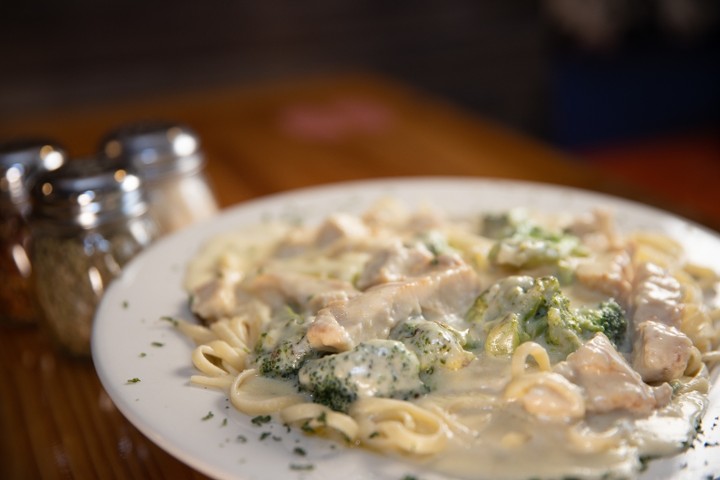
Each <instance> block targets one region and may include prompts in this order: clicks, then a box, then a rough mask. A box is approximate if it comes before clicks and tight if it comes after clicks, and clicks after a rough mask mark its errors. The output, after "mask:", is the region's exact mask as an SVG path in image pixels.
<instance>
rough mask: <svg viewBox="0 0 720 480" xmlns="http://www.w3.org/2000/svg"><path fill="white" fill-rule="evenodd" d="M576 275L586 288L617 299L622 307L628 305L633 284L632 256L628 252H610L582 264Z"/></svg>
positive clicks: (579, 265)
mask: <svg viewBox="0 0 720 480" xmlns="http://www.w3.org/2000/svg"><path fill="white" fill-rule="evenodd" d="M575 274H576V275H577V279H578V281H579V282H580V283H582V284H583V285H585V286H586V287H588V288H590V289H592V290H597V291H600V292H602V293H604V294H606V295H609V296H611V297H613V298H615V299H616V300H617V301H618V303H620V304H621V305H627V302H628V301H629V297H630V291H631V284H630V280H629V278H630V255H629V254H628V253H627V252H626V251H623V250H619V251H617V250H616V251H609V252H606V253H603V254H600V255H598V256H597V257H596V258H593V259H591V260H589V261H585V262H581V263H580V264H578V266H577V269H576V270H575Z"/></svg>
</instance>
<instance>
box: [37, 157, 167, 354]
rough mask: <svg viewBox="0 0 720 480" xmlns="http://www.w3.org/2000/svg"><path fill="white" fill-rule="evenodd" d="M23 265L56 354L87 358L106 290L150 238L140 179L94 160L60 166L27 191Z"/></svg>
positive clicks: (151, 226)
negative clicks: (27, 244)
mask: <svg viewBox="0 0 720 480" xmlns="http://www.w3.org/2000/svg"><path fill="white" fill-rule="evenodd" d="M32 204H33V211H32V215H31V224H30V225H31V231H32V236H33V238H32V242H31V261H32V267H33V285H34V287H35V293H36V297H37V300H38V304H39V306H40V309H41V317H40V318H41V320H42V323H43V324H44V326H45V327H46V330H47V331H48V332H49V333H50V336H51V338H52V339H53V340H54V341H55V343H56V344H57V345H58V346H59V347H60V349H61V350H63V351H65V352H67V353H69V354H71V355H74V356H79V357H84V356H89V354H90V338H91V333H92V323H93V317H94V315H95V310H96V308H97V305H98V303H99V301H100V299H101V297H102V295H103V293H104V290H105V288H106V287H107V285H108V284H109V283H110V282H111V281H112V280H113V279H114V278H115V277H117V276H118V275H119V274H120V273H121V271H122V268H123V266H124V265H125V264H126V263H127V262H128V261H129V260H130V259H132V258H133V257H134V256H135V255H136V254H137V253H139V252H140V251H141V250H142V249H144V248H145V247H147V246H148V245H149V244H150V243H151V242H152V241H153V240H154V239H155V238H156V237H157V236H158V231H157V226H156V225H155V223H154V222H153V221H152V219H151V218H150V217H149V215H148V210H147V203H146V202H145V198H144V193H143V191H142V189H141V182H140V179H139V178H138V177H137V176H135V175H132V174H129V173H127V172H126V171H125V170H123V169H118V168H115V167H112V166H110V165H109V164H108V163H107V162H106V161H100V160H97V159H78V160H71V161H68V162H67V163H66V164H65V165H64V166H63V167H62V168H60V169H59V170H57V171H56V172H53V175H49V174H47V175H43V176H41V177H39V178H38V180H37V182H36V183H35V185H34V187H33V189H32Z"/></svg>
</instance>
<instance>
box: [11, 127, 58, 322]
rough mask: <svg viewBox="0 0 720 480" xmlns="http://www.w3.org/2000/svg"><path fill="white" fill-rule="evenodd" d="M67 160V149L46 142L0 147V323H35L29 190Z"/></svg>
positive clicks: (19, 142)
mask: <svg viewBox="0 0 720 480" xmlns="http://www.w3.org/2000/svg"><path fill="white" fill-rule="evenodd" d="M65 158H66V155H65V152H64V150H63V149H62V148H60V147H59V146H58V145H57V144H55V143H54V142H51V141H47V140H29V139H28V140H18V141H14V142H8V143H5V144H3V145H0V324H3V325H14V326H21V325H33V324H35V323H36V319H37V311H36V308H35V301H34V298H33V292H32V286H31V280H30V276H31V271H32V266H31V263H30V259H29V254H28V249H29V242H30V229H29V226H28V223H27V222H28V215H29V213H30V208H31V207H30V199H29V189H30V185H31V183H32V181H33V178H34V177H35V176H36V175H38V174H39V173H40V172H43V171H50V170H55V169H57V168H59V167H60V166H61V165H62V164H63V163H64V162H65Z"/></svg>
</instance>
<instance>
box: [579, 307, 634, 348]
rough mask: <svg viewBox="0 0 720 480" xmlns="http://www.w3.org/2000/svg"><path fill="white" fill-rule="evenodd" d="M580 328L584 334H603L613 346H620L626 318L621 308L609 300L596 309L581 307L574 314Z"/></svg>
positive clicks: (626, 324)
mask: <svg viewBox="0 0 720 480" xmlns="http://www.w3.org/2000/svg"><path fill="white" fill-rule="evenodd" d="M576 315H577V317H578V321H579V322H580V325H581V328H582V329H583V331H586V332H603V333H604V334H605V336H606V337H608V338H609V339H610V341H611V342H613V343H614V344H615V346H620V345H622V343H623V342H624V340H625V334H626V332H627V326H628V323H627V318H626V317H625V312H624V311H623V309H622V307H621V306H620V305H619V304H618V303H617V302H616V301H615V299H612V298H611V299H610V300H608V301H606V302H601V303H600V304H599V305H598V306H597V307H596V308H590V307H582V308H579V309H578V310H577V312H576Z"/></svg>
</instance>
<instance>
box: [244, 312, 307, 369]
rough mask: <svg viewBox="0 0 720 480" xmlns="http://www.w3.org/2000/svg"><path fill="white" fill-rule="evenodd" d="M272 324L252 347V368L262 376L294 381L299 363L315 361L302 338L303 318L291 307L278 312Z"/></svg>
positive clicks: (305, 339) (305, 340) (304, 328)
mask: <svg viewBox="0 0 720 480" xmlns="http://www.w3.org/2000/svg"><path fill="white" fill-rule="evenodd" d="M273 322H274V325H273V326H272V327H271V328H269V329H268V330H266V331H265V332H264V333H263V334H262V335H261V336H260V339H259V340H258V342H257V344H256V345H255V357H254V362H255V365H256V367H257V369H258V372H259V373H260V374H261V375H263V376H266V377H273V378H295V376H296V375H297V372H298V370H299V369H300V367H301V366H302V364H303V363H304V362H305V361H306V360H308V359H309V358H316V357H317V356H318V352H317V351H316V350H315V349H313V348H312V347H311V346H310V343H309V342H308V340H307V338H306V336H305V333H306V332H307V325H306V322H305V319H304V318H303V317H302V316H301V315H299V314H298V313H296V312H294V311H293V310H292V309H291V308H289V307H288V308H287V309H285V311H284V312H281V313H280V314H279V315H278V316H277V317H276V318H274V319H273Z"/></svg>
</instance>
